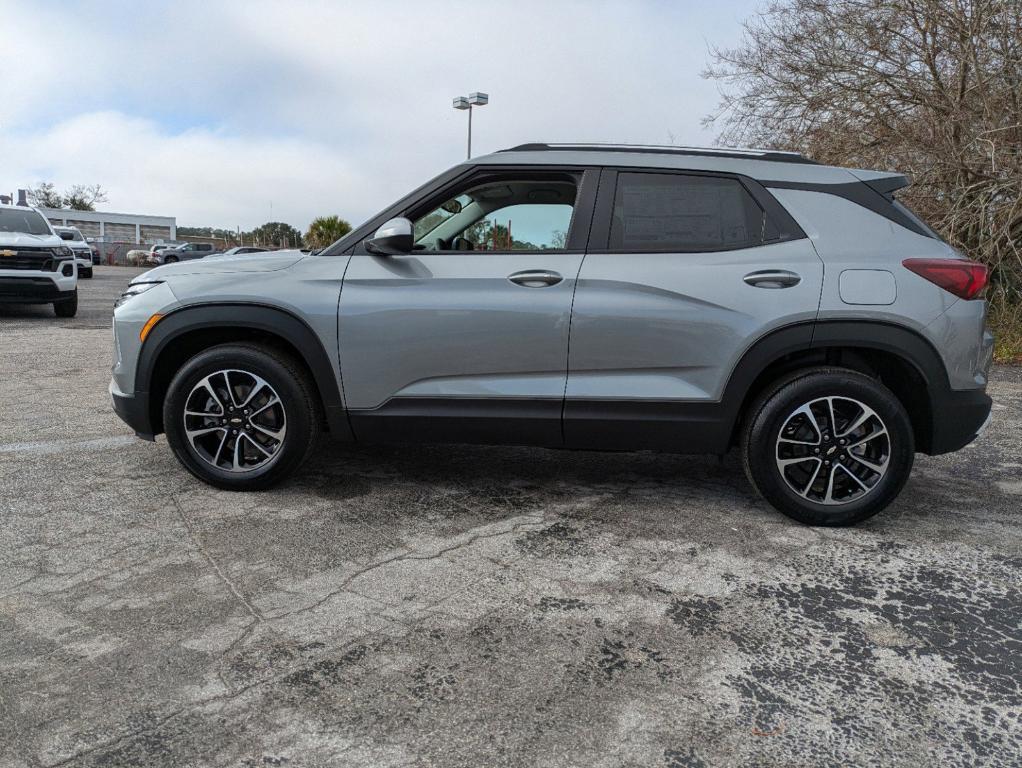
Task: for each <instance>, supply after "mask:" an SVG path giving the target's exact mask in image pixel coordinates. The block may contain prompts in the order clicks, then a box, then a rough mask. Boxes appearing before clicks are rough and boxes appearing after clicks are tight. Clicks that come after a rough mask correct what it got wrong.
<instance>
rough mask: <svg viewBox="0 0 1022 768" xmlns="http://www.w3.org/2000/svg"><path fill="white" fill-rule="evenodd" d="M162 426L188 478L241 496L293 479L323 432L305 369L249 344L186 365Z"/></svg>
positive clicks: (223, 348) (231, 346) (226, 347)
mask: <svg viewBox="0 0 1022 768" xmlns="http://www.w3.org/2000/svg"><path fill="white" fill-rule="evenodd" d="M163 423H164V430H165V431H166V433H167V441H168V443H170V447H171V449H172V450H173V451H174V454H175V455H176V456H177V458H178V460H179V461H180V462H181V463H182V464H183V465H184V466H185V468H186V469H187V470H188V471H189V472H191V473H192V474H193V475H195V476H196V477H198V478H199V479H200V480H204V481H205V482H207V483H209V484H210V485H215V486H217V487H218V488H226V489H228V490H239V491H245V490H258V489H261V488H267V487H269V486H272V485H274V484H276V483H278V482H280V481H281V480H283V479H284V478H286V477H288V476H289V475H291V474H292V473H293V472H294V471H295V470H296V469H298V467H299V466H300V465H301V464H302V462H303V461H305V459H306V458H307V457H308V455H309V454H310V453H311V451H312V448H313V446H314V445H315V443H316V440H317V439H318V436H319V433H320V429H321V426H320V424H321V419H320V415H319V407H318V400H317V397H316V393H315V389H314V385H313V384H312V382H311V381H310V380H309V377H308V375H307V374H306V372H305V371H304V369H303V368H302V366H301V365H300V364H299V363H298V362H297V361H295V360H294V359H292V358H291V357H289V356H288V355H285V354H282V353H281V352H279V351H277V350H274V349H271V348H268V347H261V346H254V345H253V346H249V345H243V344H229V345H223V346H218V347H213V348H211V349H208V350H206V351H204V352H200V353H199V354H197V355H196V356H195V357H193V358H192V359H190V360H189V361H188V362H187V363H185V364H184V366H182V367H181V369H180V370H179V371H178V372H177V374H176V375H175V376H174V378H173V380H172V381H171V383H170V387H169V389H168V391H167V397H166V399H165V400H164V404H163Z"/></svg>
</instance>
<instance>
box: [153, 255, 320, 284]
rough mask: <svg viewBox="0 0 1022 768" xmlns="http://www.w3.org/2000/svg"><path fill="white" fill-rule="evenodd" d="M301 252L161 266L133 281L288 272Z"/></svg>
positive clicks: (197, 260)
mask: <svg viewBox="0 0 1022 768" xmlns="http://www.w3.org/2000/svg"><path fill="white" fill-rule="evenodd" d="M306 256H307V254H304V253H302V252H301V251H298V250H294V251H273V252H272V253H264V254H251V253H242V254H238V255H236V256H207V257H206V258H203V259H192V260H191V261H179V262H178V263H176V264H164V265H163V266H161V267H156V269H150V270H149V271H148V272H146V273H145V274H142V275H139V276H138V277H137V278H135V279H136V280H165V279H167V278H168V277H174V276H176V275H213V274H225V273H231V272H276V271H277V270H279V269H287V268H288V267H290V266H292V265H294V264H297V263H298V262H299V261H301V260H302V259H304V258H305V257H306Z"/></svg>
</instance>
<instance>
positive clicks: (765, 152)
mask: <svg viewBox="0 0 1022 768" xmlns="http://www.w3.org/2000/svg"><path fill="white" fill-rule="evenodd" d="M498 151H499V152H636V153H642V154H651V155H691V156H695V157H728V158H735V159H739V160H767V161H770V162H775V163H803V164H807V165H819V163H817V162H816V161H815V160H810V159H809V158H808V157H805V156H804V155H801V154H799V153H798V152H782V151H780V150H774V149H736V148H731V147H720V148H715V147H676V146H657V145H652V144H590V143H580V144H545V143H541V142H533V143H529V144H519V145H518V146H516V147H509V148H508V149H501V150H498Z"/></svg>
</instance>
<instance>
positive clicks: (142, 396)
mask: <svg viewBox="0 0 1022 768" xmlns="http://www.w3.org/2000/svg"><path fill="white" fill-rule="evenodd" d="M109 391H110V401H111V402H112V403H113V406H114V413H116V414H117V415H118V416H120V417H121V421H123V422H124V423H125V424H127V425H128V426H129V427H131V428H132V429H133V430H135V434H136V435H138V436H139V437H141V438H142V439H144V440H153V439H155V438H154V434H153V426H152V423H151V422H150V420H149V393H148V392H136V393H135V394H134V395H126V394H124V393H123V392H120V391H119V390H118V389H117V386H116V385H115V384H114V382H112V381H111V382H110V390H109Z"/></svg>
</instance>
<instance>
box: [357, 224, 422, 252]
mask: <svg viewBox="0 0 1022 768" xmlns="http://www.w3.org/2000/svg"><path fill="white" fill-rule="evenodd" d="M414 247H415V236H414V234H413V227H412V222H410V221H409V220H408V219H405V218H402V217H398V218H396V219H390V220H389V221H385V222H383V226H381V227H380V228H379V229H378V230H376V234H375V235H373V236H372V237H371V238H369V239H368V240H366V250H367V251H369V253H374V254H376V255H377V256H397V255H400V254H402V253H411V252H412V248H414Z"/></svg>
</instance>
